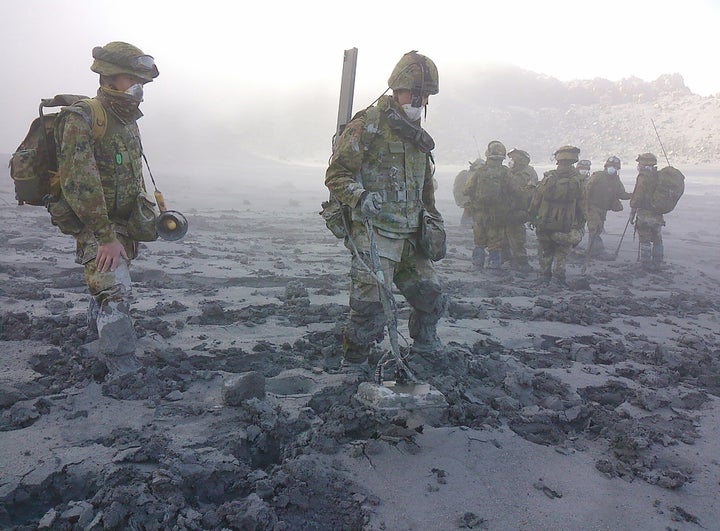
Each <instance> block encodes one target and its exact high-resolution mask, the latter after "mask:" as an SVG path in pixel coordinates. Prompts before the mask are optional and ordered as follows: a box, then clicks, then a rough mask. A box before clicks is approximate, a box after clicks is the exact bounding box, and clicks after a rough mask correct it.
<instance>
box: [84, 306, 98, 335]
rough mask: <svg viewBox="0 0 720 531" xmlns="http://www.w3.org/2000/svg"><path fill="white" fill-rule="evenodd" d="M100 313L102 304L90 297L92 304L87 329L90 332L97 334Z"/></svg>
mask: <svg viewBox="0 0 720 531" xmlns="http://www.w3.org/2000/svg"><path fill="white" fill-rule="evenodd" d="M99 313H100V304H99V303H98V301H96V300H95V297H90V302H89V304H88V309H87V314H86V318H87V327H88V330H90V332H92V333H93V334H97V331H98V329H97V318H98V314H99Z"/></svg>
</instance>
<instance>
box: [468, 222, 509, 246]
mask: <svg viewBox="0 0 720 531" xmlns="http://www.w3.org/2000/svg"><path fill="white" fill-rule="evenodd" d="M473 239H474V241H475V247H486V248H487V250H488V252H492V251H500V250H501V249H502V247H503V241H504V239H505V225H504V224H500V223H491V222H490V220H488V219H487V218H484V217H479V216H475V219H474V223H473Z"/></svg>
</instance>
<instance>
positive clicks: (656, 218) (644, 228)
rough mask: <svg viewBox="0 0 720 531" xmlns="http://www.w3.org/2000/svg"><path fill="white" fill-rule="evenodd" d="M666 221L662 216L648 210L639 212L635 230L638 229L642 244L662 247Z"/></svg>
mask: <svg viewBox="0 0 720 531" xmlns="http://www.w3.org/2000/svg"><path fill="white" fill-rule="evenodd" d="M663 225H665V219H664V218H663V216H662V214H654V213H652V212H648V211H647V210H638V211H637V219H636V220H635V228H636V229H637V235H638V240H639V241H640V243H641V244H642V243H652V244H653V245H662V242H663V241H662V227H663Z"/></svg>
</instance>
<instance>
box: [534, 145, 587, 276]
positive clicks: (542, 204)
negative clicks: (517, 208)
mask: <svg viewBox="0 0 720 531" xmlns="http://www.w3.org/2000/svg"><path fill="white" fill-rule="evenodd" d="M579 152H580V150H579V149H578V148H575V147H573V146H563V147H561V148H559V149H558V150H557V151H556V152H555V157H556V159H557V160H558V167H557V169H555V170H550V171H548V172H545V174H544V176H543V180H542V181H541V182H540V184H539V185H538V187H537V190H536V191H535V195H534V196H533V199H532V202H531V204H530V212H529V213H530V218H531V220H533V221H532V223H533V224H534V225H535V227H536V231H535V233H536V236H537V240H538V261H539V263H540V271H539V278H540V280H541V281H542V282H550V281H551V280H554V281H555V282H557V283H559V284H564V283H565V263H566V259H567V255H568V254H569V253H570V251H571V249H572V248H573V247H575V246H577V244H578V243H580V241H581V240H582V236H583V227H584V225H585V219H586V214H585V199H584V192H583V187H582V176H581V175H580V172H578V170H577V168H575V167H574V166H572V164H568V163H569V162H570V161H572V160H573V159H572V157H573V156H574V157H575V158H574V161H577V154H578V153H579ZM559 178H560V179H563V180H565V182H566V183H567V185H568V186H567V190H568V194H567V195H566V196H565V199H564V200H563V201H557V200H555V199H552V196H553V194H554V190H553V188H554V187H555V186H556V185H555V183H556V182H557V179H559Z"/></svg>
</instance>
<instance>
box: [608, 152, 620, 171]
mask: <svg viewBox="0 0 720 531" xmlns="http://www.w3.org/2000/svg"><path fill="white" fill-rule="evenodd" d="M608 166H613V167H614V168H617V169H618V170H619V169H620V168H621V167H622V164H621V163H620V159H619V158H617V157H616V156H615V155H613V156H611V157H609V158H608V159H607V160H606V161H605V167H606V168H607V167H608Z"/></svg>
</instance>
